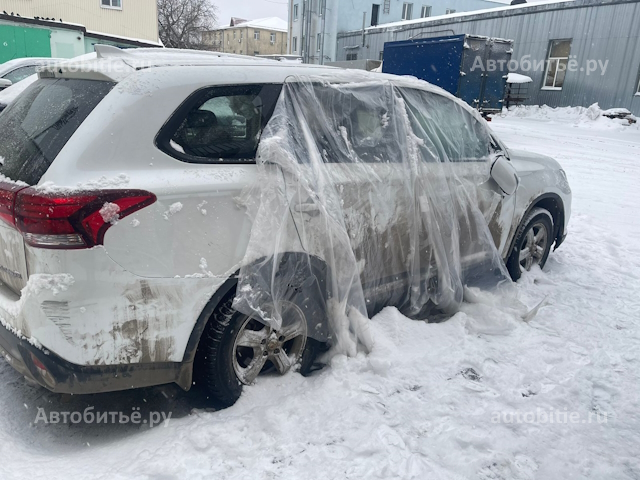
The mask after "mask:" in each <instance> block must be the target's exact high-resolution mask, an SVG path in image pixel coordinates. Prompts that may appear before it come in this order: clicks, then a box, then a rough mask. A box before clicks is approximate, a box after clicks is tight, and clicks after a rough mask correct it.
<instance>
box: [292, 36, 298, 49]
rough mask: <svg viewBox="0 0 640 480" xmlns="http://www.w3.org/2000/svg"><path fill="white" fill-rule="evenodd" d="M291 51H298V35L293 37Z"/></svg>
mask: <svg viewBox="0 0 640 480" xmlns="http://www.w3.org/2000/svg"><path fill="white" fill-rule="evenodd" d="M291 51H292V52H297V51H298V37H293V41H292V42H291Z"/></svg>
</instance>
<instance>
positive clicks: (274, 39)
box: [271, 33, 276, 45]
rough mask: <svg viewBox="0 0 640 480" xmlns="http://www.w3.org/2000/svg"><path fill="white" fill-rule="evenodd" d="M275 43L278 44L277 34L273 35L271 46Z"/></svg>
mask: <svg viewBox="0 0 640 480" xmlns="http://www.w3.org/2000/svg"><path fill="white" fill-rule="evenodd" d="M274 43H276V34H275V33H272V34H271V45H273V44H274Z"/></svg>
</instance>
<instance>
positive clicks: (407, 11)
mask: <svg viewBox="0 0 640 480" xmlns="http://www.w3.org/2000/svg"><path fill="white" fill-rule="evenodd" d="M412 14H413V3H404V4H403V5H402V19H403V20H411V18H412V17H411V16H412Z"/></svg>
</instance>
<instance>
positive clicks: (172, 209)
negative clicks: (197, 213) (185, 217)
mask: <svg viewBox="0 0 640 480" xmlns="http://www.w3.org/2000/svg"><path fill="white" fill-rule="evenodd" d="M180 210H182V203H180V202H176V203H173V204H172V205H171V206H170V207H169V210H167V211H166V212H164V213H163V214H162V216H163V217H164V219H165V220H169V217H171V216H172V215H175V214H176V213H178V212H179V211H180Z"/></svg>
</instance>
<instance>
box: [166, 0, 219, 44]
mask: <svg viewBox="0 0 640 480" xmlns="http://www.w3.org/2000/svg"><path fill="white" fill-rule="evenodd" d="M216 12H217V8H216V6H215V5H214V4H213V3H212V2H211V0H158V25H159V31H160V40H162V43H164V46H165V47H168V48H194V49H202V48H204V46H203V44H202V33H203V32H206V31H207V30H212V29H213V28H214V27H215V25H216V20H217V15H216Z"/></svg>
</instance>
